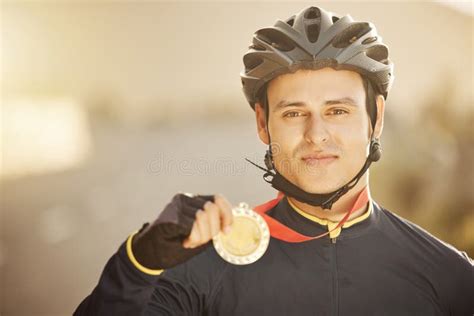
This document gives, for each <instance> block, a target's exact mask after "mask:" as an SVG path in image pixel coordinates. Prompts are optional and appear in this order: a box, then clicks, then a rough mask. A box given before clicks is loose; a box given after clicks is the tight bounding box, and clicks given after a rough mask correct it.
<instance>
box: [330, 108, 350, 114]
mask: <svg viewBox="0 0 474 316" xmlns="http://www.w3.org/2000/svg"><path fill="white" fill-rule="evenodd" d="M348 113H349V111H347V110H344V109H340V108H335V109H330V110H329V115H344V114H348Z"/></svg>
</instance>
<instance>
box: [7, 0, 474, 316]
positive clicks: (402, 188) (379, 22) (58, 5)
mask: <svg viewBox="0 0 474 316" xmlns="http://www.w3.org/2000/svg"><path fill="white" fill-rule="evenodd" d="M310 4H312V5H320V6H322V7H323V8H325V9H326V10H329V11H333V12H337V13H339V14H348V13H349V14H351V15H352V16H353V17H354V18H355V19H356V20H365V21H371V22H373V23H374V24H375V25H376V26H377V29H378V31H379V32H380V33H381V34H382V36H383V38H384V41H385V43H387V44H388V45H389V47H390V54H391V59H392V60H393V61H394V63H395V76H396V79H395V84H394V86H393V89H392V91H391V93H390V95H389V98H388V102H387V107H386V111H387V113H386V116H385V117H386V122H385V128H384V135H383V137H382V143H383V146H384V147H383V148H384V155H383V159H382V160H381V161H380V162H378V163H376V164H375V165H373V167H372V168H371V190H372V195H373V197H374V198H375V200H376V201H378V203H379V204H381V205H383V206H385V207H386V208H388V209H390V210H392V211H393V212H395V213H397V214H400V215H402V216H404V217H406V218H408V219H409V220H412V221H414V222H415V223H417V224H418V225H420V226H421V227H423V228H425V229H427V230H429V231H430V232H431V233H433V234H434V235H435V236H437V237H439V238H441V239H443V240H445V241H446V242H449V243H451V244H452V245H454V246H455V247H457V248H458V249H461V250H465V251H467V253H468V254H469V255H470V256H471V257H473V256H474V194H473V190H472V188H473V187H474V183H473V182H474V175H473V168H472V164H473V161H474V133H473V124H474V114H473V113H474V112H473V109H474V107H473V89H472V87H473V82H472V80H473V79H472V78H473V62H472V60H473V51H472V43H473V10H472V2H470V1H466V2H430V1H420V2H402V1H395V2H384V1H382V2H381V1H377V2H370V1H364V2H354V1H351V2H339V1H337V2H336V1H331V2H323V1H319V2H294V1H292V2H286V3H285V2H277V3H275V2H263V1H260V2H206V3H201V2H132V1H130V2H128V1H122V2H109V1H75V2H74V1H65V0H64V1H28V2H19V1H2V4H1V56H2V59H1V214H0V215H1V218H0V314H1V315H4V316H19V315H70V314H71V313H72V311H73V310H74V309H75V307H76V306H77V305H78V304H79V302H80V301H81V300H82V299H83V298H84V297H85V296H86V295H88V294H89V293H90V292H91V291H92V289H93V287H94V286H95V285H96V283H97V281H98V278H99V276H100V273H101V271H102V269H103V267H104V265H105V263H106V261H107V259H108V258H109V257H110V256H111V255H112V254H113V253H114V252H115V250H116V249H117V248H118V246H119V245H120V244H121V242H122V241H123V240H125V238H126V237H127V236H128V234H129V233H130V232H132V231H134V230H136V229H137V228H139V227H140V226H141V224H142V223H144V222H147V221H150V220H153V219H154V218H155V217H156V216H157V214H158V213H159V212H160V210H161V209H162V208H163V207H164V206H165V204H166V203H167V202H168V201H169V200H170V199H171V197H172V196H173V195H174V194H175V193H177V192H179V191H184V192H196V193H198V192H200V193H217V192H220V193H223V194H225V195H226V196H227V197H228V198H229V199H230V200H231V201H232V202H233V203H238V202H240V201H246V202H248V203H250V204H251V205H255V204H257V203H260V202H263V201H266V200H268V199H271V198H273V197H274V196H275V191H273V189H271V187H270V186H269V185H267V184H266V183H265V182H264V181H263V180H262V179H261V176H262V173H261V172H260V171H259V170H258V169H256V168H255V167H253V166H251V165H249V164H248V163H246V162H245V161H244V157H249V158H251V159H254V160H257V161H260V162H261V161H262V159H263V154H264V151H265V146H264V145H263V144H261V143H260V141H259V139H258V137H257V134H256V126H255V122H254V121H255V119H254V114H253V111H251V109H250V107H249V105H248V104H247V102H246V100H245V98H244V96H243V93H242V92H241V84H240V78H239V72H240V71H241V69H242V56H243V54H244V53H245V52H246V50H247V47H248V45H249V44H250V41H251V38H252V34H253V32H254V31H256V30H257V29H259V28H261V27H264V26H268V25H271V24H273V23H274V22H275V20H276V19H277V18H279V19H286V18H288V17H289V16H291V15H292V14H293V13H296V12H298V11H299V10H301V9H302V8H303V7H305V6H307V5H310Z"/></svg>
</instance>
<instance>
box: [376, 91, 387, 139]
mask: <svg viewBox="0 0 474 316" xmlns="http://www.w3.org/2000/svg"><path fill="white" fill-rule="evenodd" d="M376 103H377V121H376V122H375V128H374V137H375V138H377V139H380V137H381V136H382V130H383V118H384V113H385V99H384V97H383V96H382V95H381V94H379V95H377V101H376Z"/></svg>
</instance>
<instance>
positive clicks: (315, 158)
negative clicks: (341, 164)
mask: <svg viewBox="0 0 474 316" xmlns="http://www.w3.org/2000/svg"><path fill="white" fill-rule="evenodd" d="M338 158H339V156H337V155H334V154H328V153H317V154H310V155H306V156H303V157H302V158H301V159H302V160H303V161H304V162H305V163H306V164H309V165H328V164H330V163H333V162H334V161H336V160H337V159H338Z"/></svg>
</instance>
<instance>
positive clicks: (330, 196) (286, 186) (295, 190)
mask: <svg viewBox="0 0 474 316" xmlns="http://www.w3.org/2000/svg"><path fill="white" fill-rule="evenodd" d="M381 156H382V148H381V145H380V142H379V141H378V140H377V139H376V138H372V139H371V141H370V150H369V156H368V157H367V159H366V160H365V163H364V165H363V166H362V168H361V169H360V171H359V172H358V173H357V175H356V176H355V177H354V178H352V180H351V181H349V182H348V183H346V184H345V185H344V186H342V187H341V188H339V189H337V190H335V191H333V192H330V193H325V194H317V193H309V192H306V191H304V190H303V189H301V188H299V187H298V186H296V185H295V184H293V183H292V182H290V181H289V180H287V179H286V178H285V177H283V176H282V175H281V174H280V173H279V172H278V171H277V170H276V168H274V166H273V162H272V155H271V151H270V149H269V150H267V153H266V154H265V165H266V167H267V168H264V167H262V166H259V165H257V164H256V163H254V162H252V161H250V160H249V159H247V158H245V160H247V161H248V162H250V163H251V164H252V165H254V166H256V167H257V168H259V169H261V170H263V171H265V173H264V175H263V179H264V180H265V181H266V182H267V183H270V184H271V186H272V187H273V188H275V189H276V190H278V191H280V192H283V193H284V194H286V195H287V196H290V197H292V198H295V199H296V200H298V201H301V202H304V203H306V204H310V205H313V206H319V207H322V208H323V209H328V210H330V209H331V208H332V206H333V204H334V203H335V202H336V201H337V200H339V198H340V197H341V196H343V195H344V194H346V193H347V192H348V191H349V190H350V189H352V188H353V187H354V186H355V185H356V184H357V183H358V182H359V180H360V178H361V177H362V176H363V175H364V173H365V172H366V171H367V169H369V167H370V164H371V163H372V162H375V161H378V160H379V159H380V157H381Z"/></svg>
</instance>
